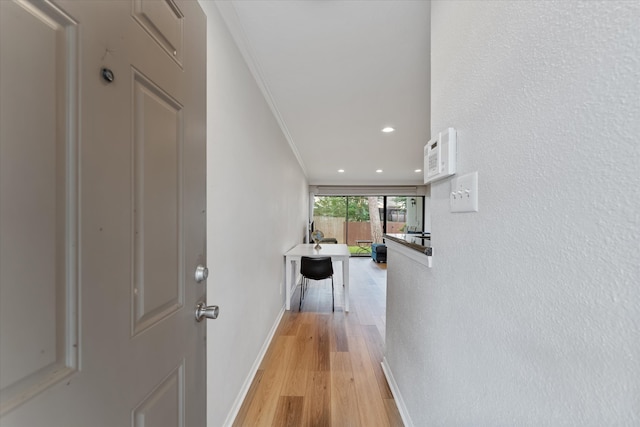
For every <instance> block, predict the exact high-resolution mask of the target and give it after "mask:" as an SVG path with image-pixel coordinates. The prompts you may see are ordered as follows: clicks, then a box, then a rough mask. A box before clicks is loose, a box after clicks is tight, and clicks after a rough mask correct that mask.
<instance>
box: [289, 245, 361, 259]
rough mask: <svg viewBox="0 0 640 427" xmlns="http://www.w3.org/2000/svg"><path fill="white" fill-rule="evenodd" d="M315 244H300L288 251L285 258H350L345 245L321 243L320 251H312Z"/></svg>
mask: <svg viewBox="0 0 640 427" xmlns="http://www.w3.org/2000/svg"><path fill="white" fill-rule="evenodd" d="M314 246H315V243H301V244H299V245H297V246H295V247H293V248H292V249H290V250H289V251H288V252H287V253H285V254H284V255H285V256H295V257H299V256H310V257H320V256H343V257H344V256H346V257H348V256H350V255H351V254H350V253H349V247H348V246H347V245H345V244H341V243H338V244H335V243H323V244H320V249H314V248H313V247H314Z"/></svg>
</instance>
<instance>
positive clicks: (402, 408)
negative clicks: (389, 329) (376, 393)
mask: <svg viewBox="0 0 640 427" xmlns="http://www.w3.org/2000/svg"><path fill="white" fill-rule="evenodd" d="M381 365H382V372H384V376H385V378H386V379H387V383H388V384H389V388H390V389H391V394H392V395H393V399H394V400H395V401H396V406H397V407H398V412H400V418H402V422H403V423H404V426H405V427H414V426H413V421H411V417H410V416H409V411H408V410H407V406H406V405H405V404H404V399H403V398H402V394H400V389H399V388H398V383H396V380H395V378H393V374H392V373H391V368H390V367H389V363H388V362H387V358H386V357H383V358H382V363H381Z"/></svg>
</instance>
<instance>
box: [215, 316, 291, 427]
mask: <svg viewBox="0 0 640 427" xmlns="http://www.w3.org/2000/svg"><path fill="white" fill-rule="evenodd" d="M284 311H285V310H284V306H283V307H282V310H280V313H279V314H278V317H276V321H275V323H274V324H273V326H272V327H271V330H270V331H269V335H268V336H267V339H266V340H265V341H264V344H263V345H262V348H261V349H260V353H258V357H257V358H256V361H255V362H254V363H253V366H252V367H251V370H250V371H249V375H247V378H246V379H245V380H244V384H243V385H242V388H241V389H240V393H238V396H237V397H236V400H235V401H234V402H233V406H231V410H230V411H229V414H228V415H227V419H226V420H225V421H224V424H223V426H224V427H231V426H232V425H233V423H234V421H235V420H236V417H237V416H238V412H240V408H241V407H242V403H243V402H244V399H245V398H246V397H247V393H249V389H250V388H251V383H253V378H254V377H255V376H256V372H258V368H260V364H261V363H262V359H264V356H265V355H266V354H267V350H268V349H269V345H271V341H272V340H273V337H274V336H275V334H276V331H277V330H278V326H279V325H280V321H281V320H282V316H284Z"/></svg>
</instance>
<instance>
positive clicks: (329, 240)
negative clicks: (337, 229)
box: [320, 237, 338, 243]
mask: <svg viewBox="0 0 640 427" xmlns="http://www.w3.org/2000/svg"><path fill="white" fill-rule="evenodd" d="M320 243H338V239H336V238H335V237H325V238H324V239H322V240H320Z"/></svg>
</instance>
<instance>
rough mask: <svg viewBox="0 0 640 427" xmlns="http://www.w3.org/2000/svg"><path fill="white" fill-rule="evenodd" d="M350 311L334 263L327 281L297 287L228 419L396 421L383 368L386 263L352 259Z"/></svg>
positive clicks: (252, 426) (250, 425) (367, 426)
mask: <svg viewBox="0 0 640 427" xmlns="http://www.w3.org/2000/svg"><path fill="white" fill-rule="evenodd" d="M349 268H350V295H351V298H350V303H351V311H350V312H349V313H345V312H344V309H343V300H342V298H343V293H342V277H341V275H340V271H341V266H340V264H339V263H336V264H335V265H334V270H335V271H336V275H335V276H334V280H335V285H336V286H335V289H336V295H335V301H336V310H335V312H332V311H331V281H330V280H325V281H318V282H314V281H311V282H310V284H309V288H308V291H307V293H306V296H305V300H304V302H303V305H302V310H298V299H299V295H300V294H299V292H300V291H299V289H300V288H299V287H298V289H297V290H296V292H295V294H294V296H293V299H292V303H291V306H292V310H291V311H287V312H285V314H284V316H283V318H282V321H281V322H280V325H279V326H278V330H277V332H276V335H275V336H274V338H273V341H272V342H271V345H270V347H269V349H268V351H267V354H266V355H265V357H264V360H263V361H262V364H261V366H260V368H259V370H258V372H257V374H256V376H255V378H254V380H253V383H252V385H251V388H250V390H249V392H248V394H247V397H246V398H245V401H244V403H243V405H242V407H241V409H240V412H239V413H238V416H237V417H236V420H235V422H234V424H233V425H234V426H238V427H240V426H247V427H259V426H295V427H300V426H314V427H315V426H318V427H331V426H333V427H338V426H339V427H346V426H362V427H376V426H380V427H383V426H385V427H386V426H392V427H395V426H402V420H401V418H400V414H399V413H398V409H397V407H396V404H395V401H394V400H393V396H392V395H391V391H390V390H389V386H388V385H387V381H386V379H385V377H384V374H383V372H382V367H381V366H380V363H381V362H382V357H383V351H384V338H383V337H384V330H385V305H386V264H376V263H375V262H373V261H372V260H371V258H351V260H350V264H349Z"/></svg>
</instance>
